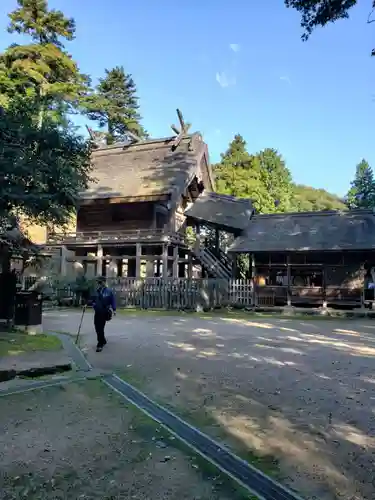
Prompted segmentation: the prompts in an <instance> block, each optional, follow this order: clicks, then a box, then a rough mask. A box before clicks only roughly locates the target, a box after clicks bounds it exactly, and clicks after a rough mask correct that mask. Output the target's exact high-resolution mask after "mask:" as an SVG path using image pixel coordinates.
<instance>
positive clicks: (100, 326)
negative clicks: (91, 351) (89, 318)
mask: <svg viewBox="0 0 375 500" xmlns="http://www.w3.org/2000/svg"><path fill="white" fill-rule="evenodd" d="M106 323H107V315H106V313H105V312H100V311H95V316H94V326H95V331H96V336H97V338H98V346H100V347H103V346H104V344H105V343H106V339H105V334H104V328H105V324H106Z"/></svg>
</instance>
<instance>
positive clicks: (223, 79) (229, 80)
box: [216, 71, 237, 88]
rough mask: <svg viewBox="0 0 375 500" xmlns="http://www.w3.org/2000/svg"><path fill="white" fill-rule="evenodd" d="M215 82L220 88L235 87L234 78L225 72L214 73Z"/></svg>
mask: <svg viewBox="0 0 375 500" xmlns="http://www.w3.org/2000/svg"><path fill="white" fill-rule="evenodd" d="M216 81H217V83H218V84H219V85H220V87H223V88H226V87H230V86H231V85H236V83H237V82H236V77H235V76H231V75H228V74H227V73H225V71H222V72H221V73H216Z"/></svg>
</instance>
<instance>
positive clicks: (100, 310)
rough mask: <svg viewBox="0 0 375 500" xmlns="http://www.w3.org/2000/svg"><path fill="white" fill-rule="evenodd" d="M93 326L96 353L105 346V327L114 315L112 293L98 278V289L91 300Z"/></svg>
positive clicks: (113, 297)
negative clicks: (95, 338)
mask: <svg viewBox="0 0 375 500" xmlns="http://www.w3.org/2000/svg"><path fill="white" fill-rule="evenodd" d="M93 308H94V312H95V313H94V326H95V331H96V336H97V339H98V343H97V346H96V352H101V351H102V350H103V347H104V346H105V345H106V343H107V340H106V338H105V325H106V323H107V321H110V320H111V319H112V315H113V314H116V301H115V296H114V293H113V291H112V290H111V289H110V288H108V287H107V286H106V283H105V278H98V288H97V289H96V294H95V297H94V299H93Z"/></svg>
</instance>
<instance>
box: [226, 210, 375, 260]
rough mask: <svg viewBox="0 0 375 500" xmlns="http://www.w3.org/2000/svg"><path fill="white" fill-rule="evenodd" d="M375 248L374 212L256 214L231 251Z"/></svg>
mask: <svg viewBox="0 0 375 500" xmlns="http://www.w3.org/2000/svg"><path fill="white" fill-rule="evenodd" d="M371 249H375V214H374V213H373V212H372V211H371V210H351V211H347V212H341V211H324V212H303V213H284V214H270V215H255V216H254V217H253V218H252V219H251V221H250V224H249V226H248V228H247V230H246V232H245V233H244V235H243V236H240V237H238V238H237V239H236V240H235V241H234V243H233V245H232V246H231V247H230V249H229V251H230V252H237V253H242V252H283V251H289V252H293V251H294V252H295V251H309V250H310V251H314V250H315V251H322V250H371Z"/></svg>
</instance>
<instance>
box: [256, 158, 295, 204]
mask: <svg viewBox="0 0 375 500" xmlns="http://www.w3.org/2000/svg"><path fill="white" fill-rule="evenodd" d="M256 156H257V157H258V158H259V161H260V165H261V178H262V181H263V184H264V185H265V187H266V189H267V192H268V193H269V195H270V197H271V200H272V202H271V203H272V204H273V206H272V205H271V206H270V207H269V210H270V212H273V211H276V212H288V211H290V210H292V209H293V194H294V193H293V185H292V176H291V174H290V171H289V170H288V169H287V167H286V166H285V162H284V160H283V159H282V157H281V155H279V153H278V152H277V151H276V150H275V149H271V148H266V149H265V150H263V151H261V152H260V153H258V154H257V155H256Z"/></svg>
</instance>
